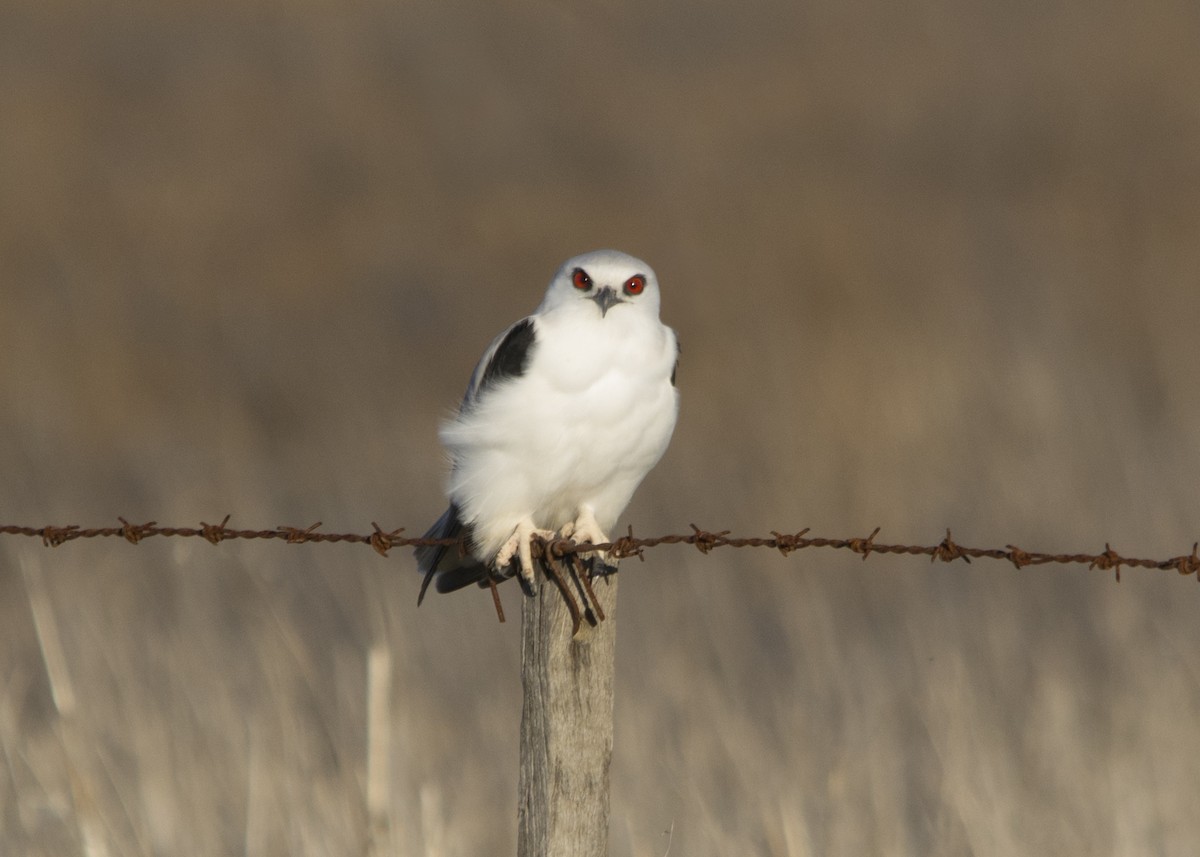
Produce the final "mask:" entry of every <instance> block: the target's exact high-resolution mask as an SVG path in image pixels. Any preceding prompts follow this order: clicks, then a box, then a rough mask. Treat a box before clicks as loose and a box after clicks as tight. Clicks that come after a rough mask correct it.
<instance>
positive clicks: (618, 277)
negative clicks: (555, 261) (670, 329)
mask: <svg viewBox="0 0 1200 857" xmlns="http://www.w3.org/2000/svg"><path fill="white" fill-rule="evenodd" d="M568 308H569V309H571V310H574V311H581V310H584V309H587V310H589V311H591V312H594V313H595V314H596V315H597V316H598V317H599V318H607V317H608V316H609V313H614V312H617V313H623V312H628V311H630V310H633V311H636V312H638V313H647V314H649V315H651V316H652V317H655V318H657V316H658V309H659V294H658V278H657V277H656V276H655V275H654V271H653V269H651V267H650V266H649V265H647V264H646V263H645V262H643V261H642V260H641V259H636V258H634V257H633V256H630V255H628V254H626V253H621V252H619V251H617V250H596V251H594V252H591V253H584V254H583V255H582V256H576V257H574V258H573V259H568V260H567V261H566V262H564V263H563V266H562V267H561V268H559V269H558V273H557V274H555V275H554V279H553V280H551V281H550V288H549V289H547V290H546V297H545V298H544V299H543V300H542V305H541V306H540V307H539V308H538V312H539V313H545V312H550V311H555V310H563V309H568Z"/></svg>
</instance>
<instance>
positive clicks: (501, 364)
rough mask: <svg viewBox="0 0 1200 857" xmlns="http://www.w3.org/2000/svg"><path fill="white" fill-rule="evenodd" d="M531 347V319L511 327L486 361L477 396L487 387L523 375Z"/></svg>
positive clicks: (476, 392)
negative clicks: (490, 357)
mask: <svg viewBox="0 0 1200 857" xmlns="http://www.w3.org/2000/svg"><path fill="white" fill-rule="evenodd" d="M532 345H533V319H529V318H527V319H525V320H524V321H521V322H518V323H517V324H514V325H513V328H512V330H510V331H509V332H508V335H507V336H505V337H504V339H503V340H501V342H500V344H499V345H498V346H497V347H496V353H495V354H493V355H492V359H491V360H490V361H488V365H487V368H486V369H484V370H483V376H482V377H481V378H480V379H479V385H478V387H476V389H475V395H476V396H478V395H479V394H480V393H481V392H483V391H484V390H486V389H487V388H488V387H491V386H493V385H494V384H496V383H498V382H500V381H503V380H504V379H505V378H515V377H519V376H520V375H523V374H525V368H526V367H527V366H528V365H529V349H530V346H532Z"/></svg>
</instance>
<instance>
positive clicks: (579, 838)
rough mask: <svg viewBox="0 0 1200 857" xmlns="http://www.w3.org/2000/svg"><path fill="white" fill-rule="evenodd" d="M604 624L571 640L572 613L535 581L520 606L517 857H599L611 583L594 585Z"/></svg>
mask: <svg viewBox="0 0 1200 857" xmlns="http://www.w3.org/2000/svg"><path fill="white" fill-rule="evenodd" d="M595 595H596V599H597V600H598V601H599V602H600V606H601V608H602V609H603V611H604V614H605V615H606V616H607V618H606V619H605V620H604V621H602V622H600V623H599V624H598V625H597V626H595V627H591V626H589V625H588V624H587V623H586V622H584V623H583V625H582V627H581V629H580V631H579V634H578V635H577V636H576V637H572V636H571V613H570V610H569V609H568V607H567V604H566V601H565V600H564V598H563V596H562V593H561V592H560V591H559V590H558V588H557V587H556V586H555V584H554V583H552V582H550V581H547V580H545V579H544V578H543V579H542V580H541V581H540V583H539V584H538V587H537V593H536V595H535V596H534V597H533V598H525V599H523V606H522V608H521V639H522V643H521V683H522V685H523V686H524V690H525V693H524V703H523V705H522V709H521V776H520V789H519V800H520V807H519V809H518V833H517V854H518V855H519V857H604V855H606V854H607V853H608V767H609V762H610V761H611V759H612V743H613V664H614V656H615V654H616V639H617V622H616V606H617V575H613V576H611V577H608V578H606V579H604V580H602V581H597V582H596V584H595Z"/></svg>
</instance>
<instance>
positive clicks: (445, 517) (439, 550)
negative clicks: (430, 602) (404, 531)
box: [414, 504, 489, 605]
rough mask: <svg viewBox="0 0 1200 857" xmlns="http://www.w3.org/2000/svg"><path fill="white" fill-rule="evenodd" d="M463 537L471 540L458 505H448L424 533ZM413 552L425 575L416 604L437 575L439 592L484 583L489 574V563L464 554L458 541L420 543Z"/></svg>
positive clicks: (468, 542)
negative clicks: (431, 545)
mask: <svg viewBox="0 0 1200 857" xmlns="http://www.w3.org/2000/svg"><path fill="white" fill-rule="evenodd" d="M464 536H465V537H466V543H467V544H468V545H469V544H470V543H471V525H470V524H464V523H463V522H462V519H461V518H459V517H458V507H457V506H455V505H454V504H451V505H450V508H449V509H447V510H446V511H445V512H444V513H443V514H442V516H441V517H440V518H438V520H437V523H436V524H434V525H433V526H432V527H430V528H429V532H427V533H425V538H427V539H458V538H463V537H464ZM414 553H415V554H416V557H417V570H418V571H421V572H423V573H424V575H425V580H424V581H422V583H421V593H420V595H418V596H417V604H418V605H420V603H421V602H422V601H424V600H425V591H426V590H427V589H428V588H429V583H430V581H432V580H433V578H434V577H437V591H438V592H453V591H454V590H456V589H461V588H462V587H464V586H469V585H471V584H472V583H477V582H478V583H480V584H483V583H484V582H485V581H486V580H487V578H488V573H489V572H488V567H487V566H486V565H484V564H483V563H482V562H480V561H479V560H477V559H475V557H473V556H471V554H469V553H468V554H464V553H463V552H462V551H461V550H460V549H459V547H458V546H457V545H437V546H433V547H420V548H417V549H416V550H415V551H414Z"/></svg>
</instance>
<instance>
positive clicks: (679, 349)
mask: <svg viewBox="0 0 1200 857" xmlns="http://www.w3.org/2000/svg"><path fill="white" fill-rule="evenodd" d="M682 353H683V346H682V345H680V344H679V337H678V336H676V337H675V365H674V366H672V367H671V386H672V387H674V386H675V373H677V372H678V371H679V355H680V354H682Z"/></svg>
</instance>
